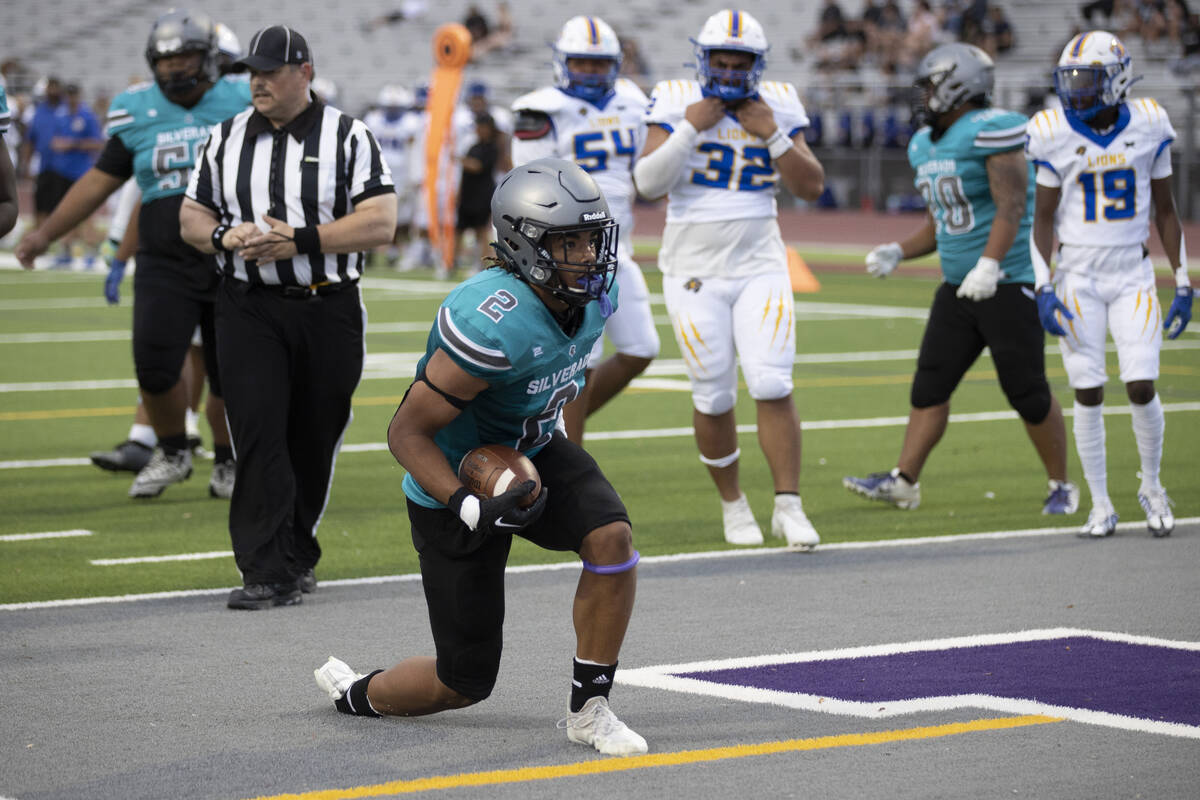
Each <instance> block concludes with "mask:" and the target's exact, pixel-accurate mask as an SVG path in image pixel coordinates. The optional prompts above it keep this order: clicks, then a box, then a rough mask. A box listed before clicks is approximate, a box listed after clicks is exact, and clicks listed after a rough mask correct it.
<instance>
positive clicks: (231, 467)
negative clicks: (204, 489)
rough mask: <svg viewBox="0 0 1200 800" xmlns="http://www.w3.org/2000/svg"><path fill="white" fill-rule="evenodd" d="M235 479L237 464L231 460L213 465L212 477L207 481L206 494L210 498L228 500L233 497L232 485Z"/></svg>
mask: <svg viewBox="0 0 1200 800" xmlns="http://www.w3.org/2000/svg"><path fill="white" fill-rule="evenodd" d="M236 477H237V462H236V461H234V460H233V459H232V458H231V459H229V460H228V461H218V462H216V463H215V464H213V470H212V477H211V478H209V479H208V493H209V495H211V496H212V497H219V498H221V499H222V500H228V499H229V498H231V497H233V483H234V479H235V478H236Z"/></svg>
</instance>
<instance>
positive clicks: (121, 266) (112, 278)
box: [104, 258, 125, 306]
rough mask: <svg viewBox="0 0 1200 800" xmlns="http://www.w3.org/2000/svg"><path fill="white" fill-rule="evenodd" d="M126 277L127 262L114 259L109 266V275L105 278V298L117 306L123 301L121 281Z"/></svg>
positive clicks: (110, 303)
mask: <svg viewBox="0 0 1200 800" xmlns="http://www.w3.org/2000/svg"><path fill="white" fill-rule="evenodd" d="M124 277H125V262H124V261H118V260H117V259H115V258H114V259H113V260H112V263H111V264H110V265H109V267H108V277H107V278H105V279H104V299H105V300H107V301H108V304H109V305H111V306H115V305H116V304H117V303H119V302H121V281H122V279H124Z"/></svg>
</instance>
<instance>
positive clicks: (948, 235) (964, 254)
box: [908, 108, 1034, 285]
mask: <svg viewBox="0 0 1200 800" xmlns="http://www.w3.org/2000/svg"><path fill="white" fill-rule="evenodd" d="M1026 122H1027V120H1026V117H1025V116H1024V115H1023V114H1018V113H1017V112H1015V111H1005V110H1003V109H999V108H985V109H979V110H977V111H968V112H967V113H966V114H964V115H963V116H962V117H960V118H959V119H958V120H957V121H955V123H954V124H953V125H951V126H950V128H949V129H948V130H947V131H946V132H945V133H943V134H942V136H941V137H940V138H939V139H938V140H937V141H934V140H933V137H932V135H931V134H932V130H931V129H930V128H928V127H925V128H921V130H919V131H917V132H916V134H914V136H913V138H912V141H910V142H909V144H908V162H909V163H910V164H911V165H912V168H913V170H914V171H915V172H916V177H915V178H914V180H913V183H914V184H915V185H916V187H917V190H918V191H919V192H920V193H921V196H922V197H923V198H924V199H925V205H926V207H928V208H929V211H930V213H931V214H932V215H933V221H934V225H935V228H936V232H937V250H938V256H939V258H940V260H941V262H942V275H943V276H944V278H945V280H946V282H947V283H951V284H954V285H958V284H960V283H962V281H963V278H964V277H965V276H966V274H967V273H968V272H970V271H971V269H972V268H973V267H974V266H975V262H977V261H978V260H979V257H980V256H981V255H983V248H984V246H985V245H986V244H987V240H988V234H990V233H991V230H992V221H993V220H994V219H995V218H996V203H995V201H993V200H992V192H991V189H990V188H989V186H988V175H987V164H986V162H987V159H988V158H989V157H990V156H993V155H996V154H998V153H1004V152H1008V151H1010V150H1021V149H1022V148H1024V146H1025V124H1026ZM1027 169H1028V172H1029V177H1028V181H1027V184H1026V194H1025V213H1024V214H1023V215H1022V217H1021V225H1020V228H1019V229H1018V230H1017V238H1016V239H1015V240H1014V241H1013V244H1012V247H1010V248H1009V250H1008V253H1007V255H1005V257H1004V258H1003V259H1001V261H1000V268H1001V269H1002V270H1003V271H1004V277H1002V278H1001V279H1000V282H1001V283H1032V282H1033V263H1032V262H1031V261H1030V258H1029V228H1030V226H1031V224H1032V222H1033V196H1034V180H1033V167H1032V165H1029V166H1028V167H1027Z"/></svg>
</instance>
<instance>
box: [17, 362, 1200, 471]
mask: <svg viewBox="0 0 1200 800" xmlns="http://www.w3.org/2000/svg"><path fill="white" fill-rule="evenodd" d="M634 383H635V384H636V383H637V382H636V381H635V382H634ZM1181 411H1184V412H1187V411H1200V402H1193V403H1163V413H1177V412H1181ZM1130 413H1131V412H1130V409H1129V406H1106V407H1105V408H1104V416H1106V417H1112V416H1118V415H1119V416H1128V415H1129V414H1130ZM1063 415H1064V416H1066V417H1070V416H1073V415H1074V410H1073V409H1070V408H1064V409H1063ZM1016 418H1017V413H1016V412H1015V411H980V412H977V413H973V414H951V415H950V421H951V422H956V423H965V422H999V421H1001V420H1014V419H1016ZM907 424H908V417H907V416H903V417H900V416H896V417H868V418H863V419H818V420H809V421H807V422H801V424H800V426H801V429H802V430H805V431H834V430H850V429H855V428H887V427H894V426H901V425H907ZM737 432H738V433H739V434H742V433H746V434H749V433H757V432H758V426H757V425H755V424H753V423H746V424H743V425H738V426H737ZM691 435H692V428H691V427H690V426H688V427H679V428H646V429H642V430H623V431H588V432H587V433H585V434H584V438H585V439H586V440H588V441H590V442H611V441H620V440H622V439H670V438H674V437H678V436H691ZM383 450H387V444H386V443H385V442H360V443H358V444H347V445H342V449H341V452H342V453H376V452H380V451H383ZM90 463H91V462H90V461H89V460H88V459H86V458H47V459H23V460H19V461H0V470H4V469H31V468H35V467H81V466H86V465H87V464H90Z"/></svg>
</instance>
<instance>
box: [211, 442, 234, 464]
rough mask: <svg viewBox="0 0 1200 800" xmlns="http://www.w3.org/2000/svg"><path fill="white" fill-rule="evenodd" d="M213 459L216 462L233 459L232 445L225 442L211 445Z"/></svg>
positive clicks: (221, 462) (222, 462)
mask: <svg viewBox="0 0 1200 800" xmlns="http://www.w3.org/2000/svg"><path fill="white" fill-rule="evenodd" d="M213 461H215V462H216V463H218V464H224V463H225V462H226V461H233V447H232V446H231V445H227V444H216V445H213Z"/></svg>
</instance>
